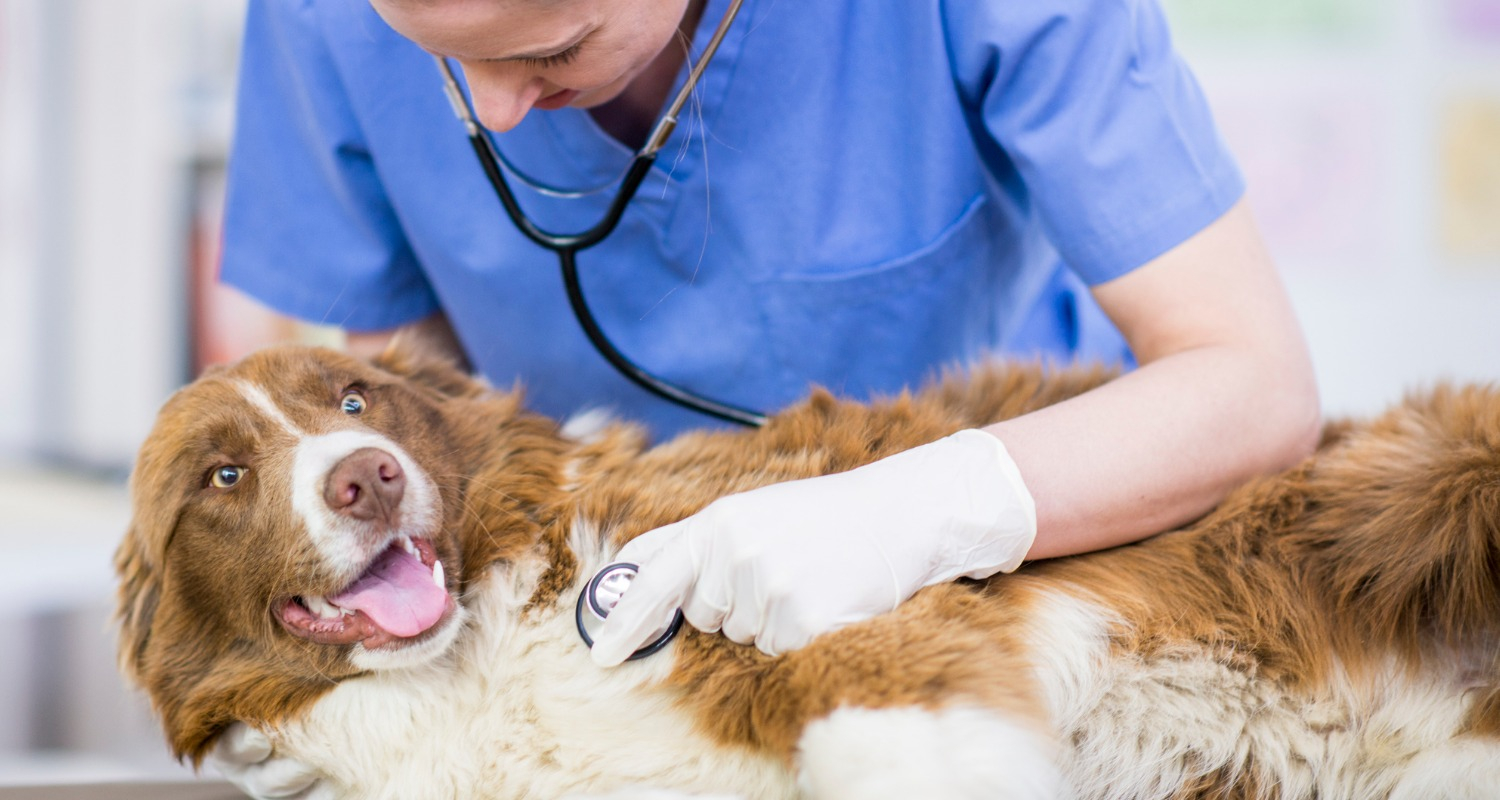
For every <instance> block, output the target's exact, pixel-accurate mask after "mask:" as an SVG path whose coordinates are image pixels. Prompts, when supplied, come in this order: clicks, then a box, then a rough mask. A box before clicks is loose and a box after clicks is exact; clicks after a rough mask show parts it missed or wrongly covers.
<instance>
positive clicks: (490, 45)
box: [370, 0, 689, 132]
mask: <svg viewBox="0 0 1500 800" xmlns="http://www.w3.org/2000/svg"><path fill="white" fill-rule="evenodd" d="M370 2H371V5H373V6H374V7H375V10H376V12H378V13H379V14H380V16H381V17H383V18H384V19H385V21H386V22H387V23H388V24H389V25H390V26H391V27H392V28H394V29H395V30H396V31H397V32H398V33H400V34H401V35H403V36H405V37H407V38H408V39H411V40H412V41H413V42H416V43H417V44H418V45H420V46H421V47H423V48H424V49H426V50H427V51H428V52H430V53H432V54H434V55H440V56H446V57H448V58H451V59H453V60H454V61H456V62H458V64H459V65H460V66H462V68H463V71H464V78H465V79H466V80H467V81H468V84H469V90H470V92H471V93H472V96H473V103H474V111H475V113H476V114H477V115H478V117H479V122H480V123H481V124H482V125H484V126H485V127H486V128H489V129H490V130H493V131H497V132H503V131H508V130H510V129H511V128H513V127H515V126H516V124H517V123H519V122H520V121H521V118H522V117H524V116H526V112H527V111H530V110H531V109H533V108H541V109H553V108H561V107H562V106H577V107H580V108H589V107H592V106H597V105H600V104H602V103H606V102H608V101H610V100H613V99H614V98H615V97H616V96H618V95H619V94H620V92H621V91H623V90H624V89H625V87H626V86H627V85H629V84H630V82H631V81H632V80H633V79H635V78H636V77H637V76H638V75H640V74H641V73H642V71H644V70H645V69H646V67H647V66H648V65H649V64H650V63H651V62H652V60H653V59H655V58H656V57H657V55H659V54H660V53H661V52H662V50H663V49H664V48H665V47H666V46H667V44H668V43H669V42H671V40H672V37H673V34H675V33H676V31H677V26H678V24H679V23H680V22H681V21H682V18H683V14H684V13H685V11H686V10H687V6H688V3H689V0H370Z"/></svg>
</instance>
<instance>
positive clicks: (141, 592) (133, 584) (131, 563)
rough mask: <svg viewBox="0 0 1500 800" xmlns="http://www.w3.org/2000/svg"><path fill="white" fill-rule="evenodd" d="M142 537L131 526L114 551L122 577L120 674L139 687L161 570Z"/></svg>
mask: <svg viewBox="0 0 1500 800" xmlns="http://www.w3.org/2000/svg"><path fill="white" fill-rule="evenodd" d="M142 538H143V537H142V535H141V533H140V532H139V528H138V526H137V525H136V524H132V525H131V526H130V529H129V530H128V531H127V532H126V534H125V540H124V541H123V542H121V544H120V547H119V549H118V550H116V551H115V573H116V574H117V575H118V576H119V578H120V586H119V589H118V594H117V595H116V598H117V601H116V608H115V617H116V622H117V623H118V624H119V641H118V647H119V653H118V658H119V664H120V671H121V673H123V674H124V675H125V676H126V677H127V678H129V679H130V680H131V681H132V682H134V683H135V684H137V685H139V684H140V683H141V682H142V677H143V676H142V666H143V664H142V659H143V657H144V654H145V652H146V645H147V642H148V641H149V640H150V637H151V622H152V620H153V619H154V618H155V616H156V605H157V603H158V602H159V600H160V598H161V578H160V574H159V570H158V568H157V566H156V564H155V559H152V558H150V557H148V556H147V554H146V548H145V545H144V543H143V541H142Z"/></svg>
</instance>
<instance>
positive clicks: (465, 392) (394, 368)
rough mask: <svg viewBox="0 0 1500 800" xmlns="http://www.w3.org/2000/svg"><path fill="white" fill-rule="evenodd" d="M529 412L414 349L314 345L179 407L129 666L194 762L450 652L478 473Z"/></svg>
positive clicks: (170, 405) (143, 540) (143, 479)
mask: <svg viewBox="0 0 1500 800" xmlns="http://www.w3.org/2000/svg"><path fill="white" fill-rule="evenodd" d="M517 404H518V401H516V400H515V398H511V397H506V396H500V395H496V394H494V393H490V392H486V391H485V390H484V388H483V387H482V386H480V385H479V384H477V383H475V382H473V381H471V380H469V379H468V378H467V377H466V376H464V375H463V374H462V373H460V372H458V371H457V370H456V369H453V368H451V367H448V366H444V365H440V364H434V363H430V362H421V361H413V360H411V359H410V358H409V357H407V356H405V355H403V354H401V353H399V352H397V353H392V354H388V355H387V356H386V357H383V359H382V360H380V361H378V362H377V364H369V363H365V362H362V361H359V360H357V359H354V358H351V357H348V356H345V355H342V354H340V353H336V352H333V351H329V350H320V349H314V348H302V347H285V348H277V349H271V350H266V351H262V352H260V353H257V354H255V355H253V356H251V357H249V358H247V359H245V360H244V361H242V362H240V363H239V364H236V365H234V366H233V367H229V368H224V369H217V370H214V371H212V372H210V373H209V374H207V375H205V376H204V377H202V378H201V379H199V380H198V381H197V382H195V383H193V384H192V385H190V386H188V387H187V388H185V389H183V390H181V391H180V392H178V393H177V394H176V395H174V396H173V397H172V398H171V399H170V400H169V401H168V402H167V403H166V405H165V406H164V407H163V408H162V410H161V412H160V414H159V416H158V418H157V421H156V424H155V427H154V428H153V430H152V432H151V434H150V435H149V437H148V438H147V440H146V442H145V444H144V445H143V447H142V449H141V452H140V455H139V458H138V461H137V463H136V468H135V471H134V473H133V475H132V479H131V481H132V493H133V502H134V518H133V520H132V523H131V526H130V529H129V531H128V533H127V534H126V537H125V540H124V542H123V543H122V545H121V547H120V549H119V552H118V554H117V556H116V566H117V570H118V572H119V575H120V579H121V585H120V595H119V600H120V608H119V616H120V621H121V643H120V649H121V652H120V656H121V663H122V667H123V669H124V671H125V672H126V674H127V675H129V676H130V677H131V678H132V679H134V680H135V681H136V682H137V683H139V684H140V685H141V686H143V687H144V688H145V689H146V690H147V692H148V693H149V695H150V696H151V699H152V702H153V704H154V705H155V706H156V708H157V710H158V712H159V713H160V714H161V716H162V721H163V724H164V726H165V727H166V730H167V734H168V739H169V741H170V743H171V746H172V747H173V749H174V750H175V751H176V752H177V753H178V754H179V755H185V756H188V757H190V758H192V759H193V760H194V761H197V760H199V759H201V757H202V755H203V754H204V753H205V752H206V750H207V748H208V747H209V746H210V745H211V744H212V743H213V740H214V739H215V738H216V737H217V735H218V734H219V733H220V732H222V730H223V729H224V728H225V727H226V726H227V725H228V724H229V723H231V722H233V721H236V720H249V721H264V722H272V723H274V722H275V721H276V720H279V719H284V718H286V717H287V716H288V715H291V714H294V713H295V712H296V711H297V710H298V709H299V708H301V707H303V706H304V705H305V704H306V703H308V702H311V701H312V700H314V699H316V698H317V697H319V696H320V695H321V694H322V693H323V692H326V691H327V690H328V689H330V688H331V687H332V686H334V685H335V684H336V683H337V682H338V681H340V680H342V679H344V678H347V677H350V676H353V675H356V674H359V673H360V672H364V671H369V670H379V669H391V668H401V667H409V666H413V665H416V664H420V663H424V662H426V661H429V660H431V659H433V658H434V657H436V656H438V655H440V654H442V653H443V652H444V651H445V650H446V649H447V648H448V647H449V646H450V645H451V643H452V642H453V641H454V639H455V637H456V636H457V635H458V632H459V631H460V629H461V628H462V626H463V617H464V612H463V609H462V607H461V604H460V603H459V598H460V596H461V594H460V590H461V588H462V584H463V582H464V580H465V577H464V567H465V564H464V563H463V562H464V560H465V558H466V556H472V553H469V554H466V552H465V546H464V543H463V542H462V541H461V540H460V535H459V531H460V530H461V528H462V523H463V519H464V516H465V515H466V514H469V515H472V514H473V513H474V512H473V509H466V508H465V497H464V494H465V491H466V489H465V487H466V485H467V483H468V481H467V477H468V476H472V475H474V474H475V471H476V470H477V469H478V468H479V462H480V461H481V460H483V459H485V458H489V457H492V456H491V455H489V454H487V451H492V450H493V448H494V447H495V442H496V440H497V438H498V437H499V436H500V435H501V434H500V431H501V429H503V428H504V427H505V426H506V425H507V424H508V422H511V421H513V420H514V418H516V417H517V416H518V410H517ZM493 533H494V535H495V536H500V535H502V534H503V532H502V531H495V532H493ZM515 535H517V536H522V535H527V536H534V530H532V531H522V532H518V533H516V534H515Z"/></svg>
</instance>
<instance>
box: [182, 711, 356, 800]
mask: <svg viewBox="0 0 1500 800" xmlns="http://www.w3.org/2000/svg"><path fill="white" fill-rule="evenodd" d="M208 763H209V764H210V765H212V766H213V767H214V768H215V769H217V770H218V771H219V773H220V774H221V775H223V776H224V779H225V780H227V781H229V782H230V783H232V784H234V785H235V787H236V788H238V789H239V790H240V791H242V792H244V793H245V794H248V795H250V796H251V797H254V798H257V800H271V798H276V800H282V798H295V799H296V800H331V799H332V798H333V797H334V796H335V792H334V790H333V787H332V786H329V785H328V783H327V782H326V781H322V780H320V778H319V775H318V773H317V772H316V771H314V770H313V768H312V767H309V766H308V765H306V764H303V763H302V762H300V761H294V760H292V759H290V758H282V757H279V756H273V755H272V749H271V740H270V739H269V738H267V737H266V735H265V734H264V733H261V732H260V731H258V730H256V729H255V728H252V727H250V726H249V725H246V724H245V723H243V722H236V723H234V724H233V725H230V726H229V729H228V730H226V731H225V732H224V735H223V736H220V737H219V742H218V744H216V745H214V749H213V750H212V751H210V752H209V754H208Z"/></svg>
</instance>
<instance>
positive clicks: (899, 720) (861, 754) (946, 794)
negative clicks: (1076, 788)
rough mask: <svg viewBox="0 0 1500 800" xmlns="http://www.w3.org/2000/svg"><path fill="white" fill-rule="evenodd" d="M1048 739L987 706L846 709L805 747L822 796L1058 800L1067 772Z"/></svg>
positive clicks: (815, 793)
mask: <svg viewBox="0 0 1500 800" xmlns="http://www.w3.org/2000/svg"><path fill="white" fill-rule="evenodd" d="M1054 749H1055V748H1054V747H1053V746H1052V744H1051V743H1050V742H1049V741H1048V737H1046V736H1045V735H1043V734H1041V733H1039V732H1038V731H1036V730H1034V729H1032V728H1031V727H1029V726H1027V725H1024V724H1019V723H1018V722H1016V721H1013V720H1010V719H1007V718H1006V717H1004V716H1002V715H1000V714H998V713H996V712H995V711H993V710H990V709H986V708H975V707H950V708H944V709H937V710H928V709H923V708H885V709H863V708H849V707H846V708H841V709H839V710H837V711H835V712H833V713H832V714H830V715H828V716H827V717H824V718H823V719H820V720H818V721H817V722H814V723H812V724H811V725H809V726H808V727H807V729H806V730H805V731H804V732H803V734H802V739H801V741H800V742H799V744H798V755H797V761H798V771H797V772H798V774H797V782H798V786H799V788H801V789H802V791H803V792H804V793H805V794H806V795H807V796H808V797H810V798H817V800H846V798H847V800H877V799H879V798H890V800H907V799H908V798H916V797H942V798H955V799H956V800H967V798H973V800H1023V799H1024V800H1050V799H1051V798H1055V797H1058V796H1059V795H1060V794H1061V786H1062V777H1061V775H1060V774H1059V772H1058V769H1057V766H1056V761H1055V759H1054V753H1053V751H1054Z"/></svg>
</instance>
